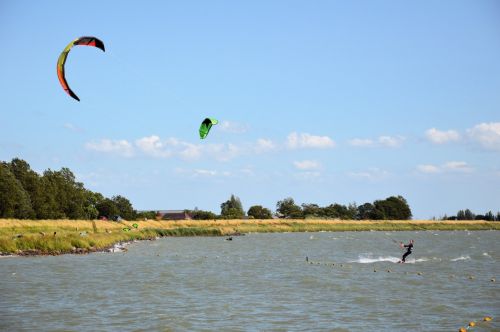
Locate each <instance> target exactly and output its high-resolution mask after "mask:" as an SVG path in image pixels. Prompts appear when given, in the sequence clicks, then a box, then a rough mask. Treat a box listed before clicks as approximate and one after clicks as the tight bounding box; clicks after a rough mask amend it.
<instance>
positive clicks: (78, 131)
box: [64, 123, 84, 133]
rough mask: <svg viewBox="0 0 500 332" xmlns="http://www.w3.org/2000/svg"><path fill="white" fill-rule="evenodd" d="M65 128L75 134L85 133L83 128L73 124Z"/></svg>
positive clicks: (68, 124)
mask: <svg viewBox="0 0 500 332" xmlns="http://www.w3.org/2000/svg"><path fill="white" fill-rule="evenodd" d="M64 128H66V129H68V130H71V131H73V132H75V133H83V132H84V130H83V129H82V128H80V127H78V126H76V125H74V124H72V123H65V124H64Z"/></svg>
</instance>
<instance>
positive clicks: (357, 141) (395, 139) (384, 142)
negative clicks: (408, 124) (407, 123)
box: [349, 136, 405, 148]
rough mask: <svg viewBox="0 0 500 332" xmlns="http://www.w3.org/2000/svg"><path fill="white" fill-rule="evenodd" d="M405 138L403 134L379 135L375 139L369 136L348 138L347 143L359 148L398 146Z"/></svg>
mask: <svg viewBox="0 0 500 332" xmlns="http://www.w3.org/2000/svg"><path fill="white" fill-rule="evenodd" d="M404 140H405V138H404V137H403V136H379V137H378V138H377V139H375V140H373V139H369V138H354V139H351V140H349V144H350V145H352V146H355V147H361V148H374V147H388V148H397V147H400V146H401V145H402V144H403V142H404Z"/></svg>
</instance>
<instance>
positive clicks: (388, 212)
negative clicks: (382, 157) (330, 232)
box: [186, 195, 412, 220]
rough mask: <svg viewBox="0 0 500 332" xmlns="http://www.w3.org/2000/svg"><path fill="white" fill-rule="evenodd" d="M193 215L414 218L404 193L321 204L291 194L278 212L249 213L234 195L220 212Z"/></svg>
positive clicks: (259, 208)
mask: <svg viewBox="0 0 500 332" xmlns="http://www.w3.org/2000/svg"><path fill="white" fill-rule="evenodd" d="M186 212H188V213H189V214H190V215H191V216H192V218H193V219H200V220H202V219H242V218H244V217H245V216H248V218H250V219H271V218H273V217H277V218H286V219H308V218H325V219H343V220H363V219H370V220H408V219H411V217H412V214H411V209H410V206H409V205H408V202H407V201H406V199H405V198H404V197H402V196H391V197H388V198H386V199H383V200H376V201H374V202H373V203H364V204H362V205H360V206H357V205H356V204H355V203H351V204H348V205H347V206H346V205H342V204H338V203H333V204H330V205H328V206H324V207H321V206H319V205H318V204H314V203H307V204H306V203H304V204H301V205H297V204H296V203H295V201H294V199H293V198H291V197H287V198H285V199H283V200H280V201H278V202H277V203H276V212H275V213H274V214H273V213H272V211H271V210H270V209H268V208H265V207H263V206H261V205H254V206H251V207H250V208H249V209H248V211H247V212H246V213H245V211H244V210H243V206H242V204H241V200H240V199H239V198H238V197H236V196H235V195H231V197H230V198H229V200H227V201H226V202H224V203H222V204H221V213H220V215H216V214H215V213H213V212H210V211H203V210H198V209H195V210H186Z"/></svg>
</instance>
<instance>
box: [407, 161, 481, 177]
mask: <svg viewBox="0 0 500 332" xmlns="http://www.w3.org/2000/svg"><path fill="white" fill-rule="evenodd" d="M417 170H418V171H419V172H420V173H424V174H437V173H445V172H461V173H470V172H472V171H473V170H474V169H473V168H472V167H471V166H469V165H468V164H467V163H466V162H465V161H448V162H446V163H444V164H442V165H430V164H424V165H418V166H417Z"/></svg>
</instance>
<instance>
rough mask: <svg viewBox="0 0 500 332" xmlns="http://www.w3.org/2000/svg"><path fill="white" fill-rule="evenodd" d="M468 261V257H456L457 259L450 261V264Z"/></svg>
mask: <svg viewBox="0 0 500 332" xmlns="http://www.w3.org/2000/svg"><path fill="white" fill-rule="evenodd" d="M468 260H470V256H469V255H466V256H460V257H457V258H453V259H450V261H452V262H457V261H468Z"/></svg>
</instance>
